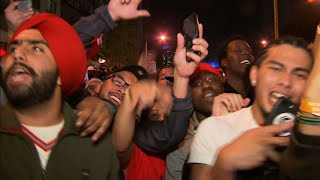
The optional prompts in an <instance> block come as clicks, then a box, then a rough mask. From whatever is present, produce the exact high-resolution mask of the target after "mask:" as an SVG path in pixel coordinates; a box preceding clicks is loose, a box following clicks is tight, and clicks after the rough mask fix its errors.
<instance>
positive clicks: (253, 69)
mask: <svg viewBox="0 0 320 180" xmlns="http://www.w3.org/2000/svg"><path fill="white" fill-rule="evenodd" d="M258 71H259V69H258V67H257V66H252V67H251V69H250V74H249V78H250V83H251V85H252V86H253V87H255V86H256V84H257V76H258Z"/></svg>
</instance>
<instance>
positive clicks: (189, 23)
mask: <svg viewBox="0 0 320 180" xmlns="http://www.w3.org/2000/svg"><path fill="white" fill-rule="evenodd" d="M198 24H199V21H198V15H197V14H196V13H192V14H191V15H190V16H189V17H187V18H186V19H185V20H184V21H183V36H184V40H185V47H186V49H187V52H193V53H195V54H199V55H200V52H198V51H194V50H192V46H193V43H192V41H193V40H194V39H196V38H199V28H198ZM191 61H192V59H190V58H188V57H187V62H191Z"/></svg>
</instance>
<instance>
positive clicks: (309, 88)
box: [298, 25, 320, 136]
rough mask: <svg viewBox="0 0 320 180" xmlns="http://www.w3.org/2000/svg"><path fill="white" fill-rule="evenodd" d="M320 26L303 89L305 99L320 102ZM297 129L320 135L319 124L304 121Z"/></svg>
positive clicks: (305, 114) (305, 132)
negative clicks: (310, 67)
mask: <svg viewBox="0 0 320 180" xmlns="http://www.w3.org/2000/svg"><path fill="white" fill-rule="evenodd" d="M319 30H320V28H319V25H318V30H317V34H316V37H315V41H314V49H313V54H314V65H313V68H312V71H311V73H310V76H309V78H308V81H307V85H306V89H305V91H304V97H303V99H304V100H307V101H312V102H320V93H319V92H320V83H319V82H320V72H319V68H320V34H319V33H320V31H319ZM302 113H303V114H304V116H308V117H315V118H320V117H316V116H314V115H313V114H311V113H310V112H302ZM298 130H299V131H300V132H302V133H304V134H307V135H317V136H320V131H319V130H320V126H315V125H309V124H306V123H299V125H298Z"/></svg>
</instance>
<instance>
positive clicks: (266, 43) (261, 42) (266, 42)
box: [260, 39, 269, 47]
mask: <svg viewBox="0 0 320 180" xmlns="http://www.w3.org/2000/svg"><path fill="white" fill-rule="evenodd" d="M268 43H269V41H267V40H266V39H262V40H261V41H260V44H261V46H262V47H266V46H267V45H268Z"/></svg>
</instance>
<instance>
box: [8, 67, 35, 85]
mask: <svg viewBox="0 0 320 180" xmlns="http://www.w3.org/2000/svg"><path fill="white" fill-rule="evenodd" d="M30 75H31V73H30V72H29V71H28V70H27V69H26V68H24V67H22V66H19V65H16V66H13V67H12V68H11V69H10V70H9V72H8V74H7V77H6V78H7V79H11V80H13V81H21V82H25V80H26V79H25V78H26V77H27V76H30Z"/></svg>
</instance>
